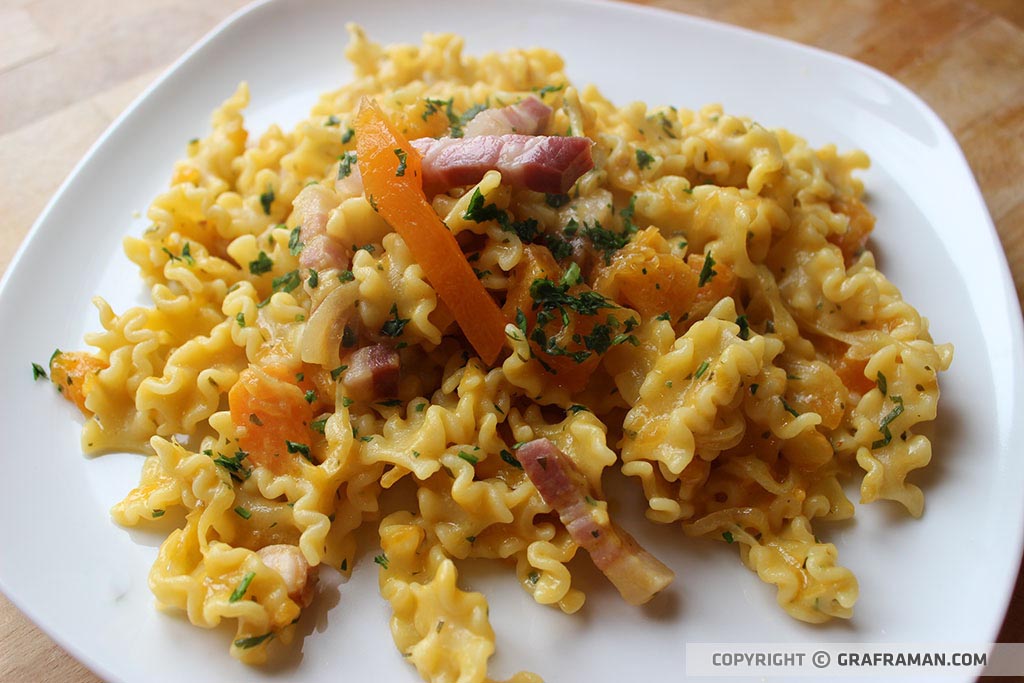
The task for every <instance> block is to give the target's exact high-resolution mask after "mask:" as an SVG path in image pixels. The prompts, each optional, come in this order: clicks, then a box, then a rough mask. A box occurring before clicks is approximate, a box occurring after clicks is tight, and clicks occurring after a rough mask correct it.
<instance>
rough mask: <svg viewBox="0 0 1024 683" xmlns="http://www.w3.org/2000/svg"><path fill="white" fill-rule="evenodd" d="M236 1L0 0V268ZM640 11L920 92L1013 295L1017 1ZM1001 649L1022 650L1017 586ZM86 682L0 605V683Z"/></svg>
mask: <svg viewBox="0 0 1024 683" xmlns="http://www.w3.org/2000/svg"><path fill="white" fill-rule="evenodd" d="M245 2H246V0H144V1H140V0H90V1H89V2H82V1H81V0H3V1H2V3H0V178H2V179H3V183H2V184H0V216H2V217H3V220H2V221H0V273H2V272H3V271H4V270H5V269H6V268H7V265H8V264H9V263H10V260H11V258H12V256H13V255H14V252H15V250H16V249H17V247H18V245H19V244H20V243H21V240H22V239H23V238H24V236H25V234H26V233H27V232H28V229H29V228H30V227H31V225H32V223H33V222H34V221H35V220H36V218H37V216H38V215H39V213H40V211H41V210H42V208H43V206H44V205H45V204H46V202H47V201H48V200H49V198H50V197H51V196H52V195H53V193H54V191H55V190H56V189H57V187H58V186H59V184H60V183H61V181H62V180H63V179H64V177H65V176H66V175H67V174H68V173H69V172H70V171H71V169H72V167H73V166H74V164H75V163H76V162H77V161H78V159H79V158H81V156H82V155H83V154H84V153H85V151H86V150H87V149H88V148H89V146H90V145H91V144H92V143H93V141H94V140H95V139H96V138H97V137H99V135H100V134H101V133H102V132H103V130H104V129H105V128H106V127H107V126H108V125H109V124H110V122H111V121H112V120H113V119H114V118H115V117H116V116H117V115H118V114H119V113H120V112H121V111H122V110H123V109H124V108H125V107H126V106H127V105H128V104H129V103H130V102H131V100H132V99H133V98H134V97H135V96H136V95H137V94H138V93H139V92H141V91H142V89H143V88H144V87H145V86H146V85H147V84H149V83H150V82H151V81H152V80H153V79H154V78H156V77H157V76H158V75H159V74H160V73H161V72H162V71H163V69H164V68H166V67H167V65H169V64H170V63H171V62H172V61H173V60H174V59H176V58H177V57H178V56H179V55H180V54H181V53H182V52H184V51H185V50H186V49H187V48H188V47H189V46H190V45H191V44H192V43H194V42H195V41H196V40H198V39H199V38H200V37H201V36H203V35H204V34H205V33H206V32H207V31H209V30H210V29H211V28H213V26H215V25H216V24H217V23H218V22H219V21H221V20H222V19H224V18H225V17H227V16H228V15H229V14H231V13H232V12H233V11H234V10H236V9H238V8H239V7H241V6H242V5H244V4H245ZM639 4H646V5H650V6H655V7H661V8H665V9H669V10H674V11H679V12H686V13H689V14H694V15H698V16H702V17H707V18H710V19H716V20H719V21H724V22H728V23H732V24H737V25H740V26H744V27H747V28H751V29H754V30H757V31H762V32H766V33H772V34H775V35H778V36H782V37H784V38H789V39H791V40H795V41H799V42H801V43H807V44H809V45H815V46H818V47H821V48H824V49H826V50H831V51H833V52H838V53H841V54H844V55H847V56H849V57H852V58H854V59H857V60H860V61H862V62H864V63H866V64H870V65H871V66H873V67H875V68H877V69H880V70H882V71H884V72H886V73H888V74H889V75H891V76H893V77H895V78H896V79H897V80H899V81H901V82H902V83H904V84H905V85H907V86H908V87H910V88H911V89H912V90H914V91H915V92H917V93H918V94H919V95H921V96H922V97H923V98H924V99H925V100H926V101H927V102H928V104H930V105H931V106H932V108H934V109H935V111H936V112H938V114H939V116H941V117H942V119H943V120H944V121H945V122H946V124H947V125H948V126H949V127H950V129H952V131H953V133H954V134H955V135H956V137H957V140H959V142H960V145H961V146H962V147H963V150H964V152H965V154H966V156H967V159H968V161H969V162H970V164H971V168H972V169H973V171H974V174H975V177H976V178H977V180H978V184H979V185H980V186H981V190H982V192H983V193H984V196H985V201H986V202H987V203H988V208H989V211H990V212H991V214H992V218H993V220H994V221H995V224H996V227H997V228H998V231H999V236H1000V238H1001V239H1002V243H1003V248H1004V249H1005V250H1006V254H1007V258H1008V260H1009V263H1010V269H1011V270H1012V272H1013V278H1014V282H1015V284H1016V288H1017V295H1018V298H1019V297H1020V296H1021V294H1022V293H1024V0H975V1H974V2H969V1H957V0H914V1H906V2H892V1H891V0H646V1H645V0H639ZM341 39H342V33H341V28H340V27H339V40H341ZM556 47H557V46H556ZM3 552H17V550H16V549H11V548H5V549H3ZM1000 641H1002V642H1024V582H1022V581H1021V579H1020V578H1019V577H1018V582H1017V589H1016V592H1015V593H1014V597H1013V602H1012V604H1011V605H1010V609H1009V612H1008V614H1007V617H1006V621H1005V623H1004V625H1003V629H1002V632H1001V634H1000ZM225 656H227V654H226V653H225ZM98 680H99V679H98V678H96V676H95V675H93V674H92V673H90V672H89V671H88V670H87V669H86V668H85V667H83V666H82V665H81V664H79V663H78V662H77V661H76V660H75V659H73V658H72V657H71V656H69V655H68V654H66V653H65V652H64V651H63V650H62V649H61V648H60V647H58V646H57V645H56V644H55V643H54V642H53V641H52V640H50V638H48V637H47V636H46V635H45V634H43V633H42V632H41V631H39V629H37V628H36V627H35V626H34V625H33V624H32V623H31V622H30V621H29V620H28V619H27V618H25V617H24V616H23V615H22V614H21V613H20V612H19V611H18V610H17V609H16V608H15V607H14V606H13V605H11V604H10V603H9V602H8V601H7V600H6V598H4V597H3V596H0V681H3V682H17V683H20V682H22V681H32V682H33V683H56V682H58V681H59V682H61V683H94V682H95V681H98ZM1000 680H1007V679H1000Z"/></svg>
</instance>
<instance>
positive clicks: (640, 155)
mask: <svg viewBox="0 0 1024 683" xmlns="http://www.w3.org/2000/svg"><path fill="white" fill-rule="evenodd" d="M653 163H654V157H653V156H651V155H650V154H649V153H648V152H647V151H646V150H642V149H638V150H637V151H636V165H637V167H638V168H639V169H640V170H641V171H642V170H644V169H646V168H649V167H650V165H651V164H653Z"/></svg>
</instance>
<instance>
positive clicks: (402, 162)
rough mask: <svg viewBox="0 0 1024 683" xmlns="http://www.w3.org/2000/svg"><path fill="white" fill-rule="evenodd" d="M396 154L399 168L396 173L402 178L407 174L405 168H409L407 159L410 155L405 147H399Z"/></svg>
mask: <svg viewBox="0 0 1024 683" xmlns="http://www.w3.org/2000/svg"><path fill="white" fill-rule="evenodd" d="M395 156H396V157H398V169H397V170H395V175H396V176H397V177H399V178H401V177H402V176H404V175H405V169H406V168H408V166H407V165H406V161H407V160H408V157H409V155H408V154H406V152H405V150H404V149H401V148H399V149H396V150H395Z"/></svg>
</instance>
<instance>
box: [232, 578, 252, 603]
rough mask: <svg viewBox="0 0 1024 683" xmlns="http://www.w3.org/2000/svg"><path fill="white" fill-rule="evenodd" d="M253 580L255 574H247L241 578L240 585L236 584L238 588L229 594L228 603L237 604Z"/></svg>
mask: <svg viewBox="0 0 1024 683" xmlns="http://www.w3.org/2000/svg"><path fill="white" fill-rule="evenodd" d="M255 578H256V572H248V573H247V574H246V575H245V576H243V577H242V583H240V584H238V587H237V588H235V590H234V592H233V593H232V594H231V597H230V598H228V602H238V601H239V600H241V599H242V598H244V597H245V592H246V591H247V590H249V584H250V583H252V580H253V579H255Z"/></svg>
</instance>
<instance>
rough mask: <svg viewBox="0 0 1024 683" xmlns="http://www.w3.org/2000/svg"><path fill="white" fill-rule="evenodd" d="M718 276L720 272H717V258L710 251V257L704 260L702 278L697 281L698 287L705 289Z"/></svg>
mask: <svg viewBox="0 0 1024 683" xmlns="http://www.w3.org/2000/svg"><path fill="white" fill-rule="evenodd" d="M716 275H718V271H717V270H715V257H714V256H712V255H711V252H710V251H709V252H708V255H707V256H706V257H705V258H704V265H703V266H702V267H701V269H700V278H699V279H698V280H697V286H698V287H703V286H704V285H706V284H707V283H708V282H710V281H711V278H713V277H714V276H716Z"/></svg>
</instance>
